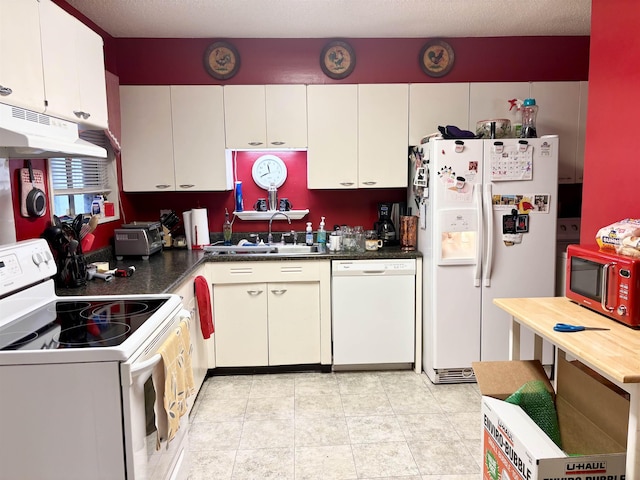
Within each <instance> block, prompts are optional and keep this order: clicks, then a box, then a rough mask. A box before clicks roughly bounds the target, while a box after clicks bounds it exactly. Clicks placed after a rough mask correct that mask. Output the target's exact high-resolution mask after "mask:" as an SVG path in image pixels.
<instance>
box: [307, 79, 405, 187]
mask: <svg viewBox="0 0 640 480" xmlns="http://www.w3.org/2000/svg"><path fill="white" fill-rule="evenodd" d="M408 92H409V87H408V85H405V84H394V85H391V84H376V85H309V86H308V87H307V102H308V104H307V108H308V132H309V150H308V152H307V185H308V187H309V188H311V189H320V188H331V189H344V188H387V187H400V188H401V187H406V186H407V145H408V138H407V132H408V122H409V113H408V110H409V103H408V102H409V99H408V97H409V93H408Z"/></svg>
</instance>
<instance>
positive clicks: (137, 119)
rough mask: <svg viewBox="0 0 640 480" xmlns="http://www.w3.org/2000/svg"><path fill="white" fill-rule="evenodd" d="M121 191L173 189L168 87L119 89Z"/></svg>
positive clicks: (122, 87) (127, 86)
mask: <svg viewBox="0 0 640 480" xmlns="http://www.w3.org/2000/svg"><path fill="white" fill-rule="evenodd" d="M120 113H121V117H122V186H123V188H124V191H125V192H152V191H162V190H175V180H174V172H173V140H172V135H173V134H172V130H171V98H170V92H169V87H168V86H138V85H123V86H121V87H120Z"/></svg>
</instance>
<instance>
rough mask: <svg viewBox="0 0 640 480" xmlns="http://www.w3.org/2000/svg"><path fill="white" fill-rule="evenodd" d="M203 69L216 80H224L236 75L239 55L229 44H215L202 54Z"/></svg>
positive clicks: (238, 66)
mask: <svg viewBox="0 0 640 480" xmlns="http://www.w3.org/2000/svg"><path fill="white" fill-rule="evenodd" d="M204 68H205V69H206V70H207V72H208V73H209V75H211V76H212V77H214V78H217V79H218V80H226V79H228V78H231V77H233V76H234V75H235V74H236V73H238V69H239V68H240V54H238V50H236V47H234V46H233V45H231V44H230V43H229V42H215V43H212V44H211V45H209V47H207V50H206V51H205V53H204Z"/></svg>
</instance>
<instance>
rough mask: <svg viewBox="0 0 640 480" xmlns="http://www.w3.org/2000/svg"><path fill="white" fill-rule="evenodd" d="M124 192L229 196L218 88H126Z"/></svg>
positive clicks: (229, 171) (228, 159) (228, 158)
mask: <svg viewBox="0 0 640 480" xmlns="http://www.w3.org/2000/svg"><path fill="white" fill-rule="evenodd" d="M120 104H121V115H122V182H123V187H124V190H125V191H128V192H150V191H162V190H170V191H174V190H176V191H224V190H231V188H232V187H233V178H232V169H231V156H230V152H226V151H225V146H224V116H223V110H224V107H223V91H222V87H221V86H217V85H193V86H176V85H173V86H127V85H125V86H122V87H120Z"/></svg>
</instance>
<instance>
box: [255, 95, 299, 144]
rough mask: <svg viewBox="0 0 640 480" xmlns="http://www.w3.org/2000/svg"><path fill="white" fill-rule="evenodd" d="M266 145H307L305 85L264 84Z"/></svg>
mask: <svg viewBox="0 0 640 480" xmlns="http://www.w3.org/2000/svg"><path fill="white" fill-rule="evenodd" d="M265 88H266V91H265V93H266V117H267V146H268V147H270V148H274V147H275V148H277V147H282V148H307V87H306V85H267V86H266V87H265Z"/></svg>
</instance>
